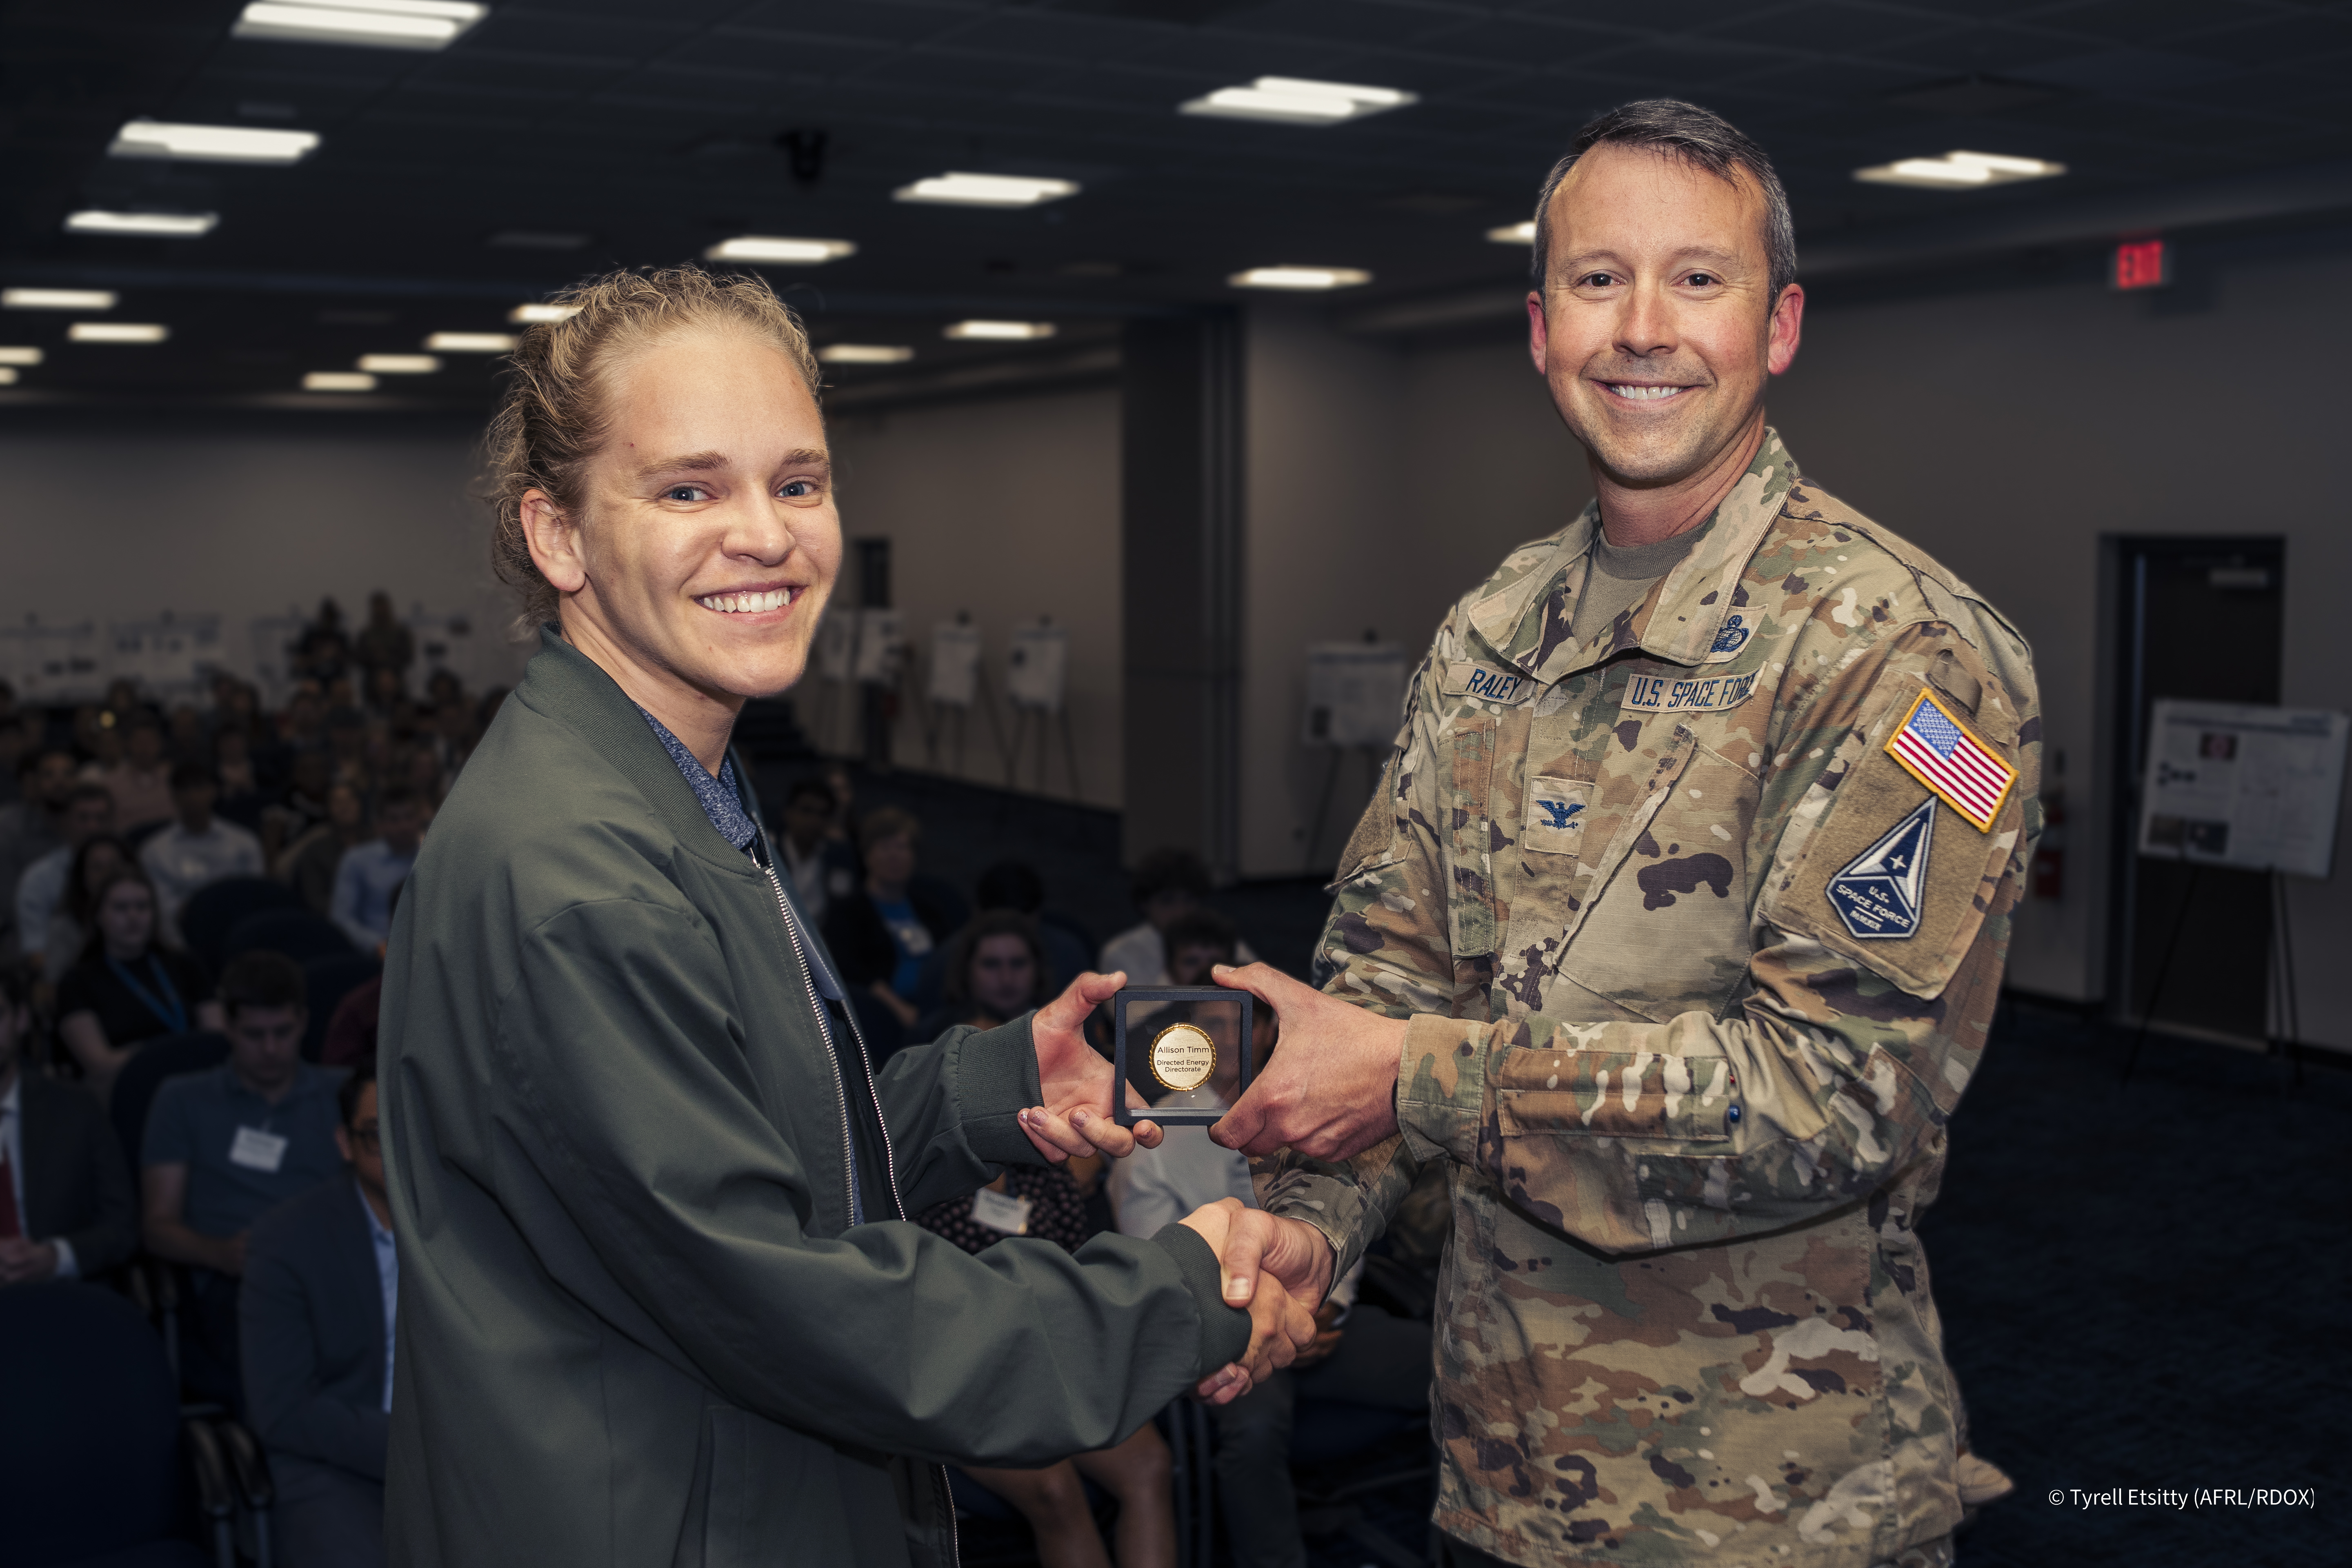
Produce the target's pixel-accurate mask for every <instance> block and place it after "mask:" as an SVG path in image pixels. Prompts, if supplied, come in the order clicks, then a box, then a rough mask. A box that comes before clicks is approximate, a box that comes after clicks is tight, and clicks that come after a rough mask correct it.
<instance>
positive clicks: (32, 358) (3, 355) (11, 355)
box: [0, 349, 41, 364]
mask: <svg viewBox="0 0 2352 1568" xmlns="http://www.w3.org/2000/svg"><path fill="white" fill-rule="evenodd" d="M38 363H41V351H40V350H38V349H0V364H38Z"/></svg>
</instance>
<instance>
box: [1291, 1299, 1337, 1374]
mask: <svg viewBox="0 0 2352 1568" xmlns="http://www.w3.org/2000/svg"><path fill="white" fill-rule="evenodd" d="M1338 1321H1339V1308H1337V1307H1335V1306H1333V1305H1332V1304H1331V1303H1330V1302H1328V1301H1326V1302H1324V1303H1323V1304H1322V1305H1321V1306H1319V1307H1318V1308H1316V1309H1315V1337H1314V1338H1313V1339H1311V1340H1309V1341H1307V1343H1306V1344H1304V1345H1302V1346H1300V1347H1299V1350H1298V1359H1297V1361H1294V1362H1292V1363H1290V1370H1291V1371H1293V1372H1305V1371H1306V1370H1307V1368H1308V1367H1310V1366H1313V1365H1315V1364H1316V1363H1318V1362H1322V1361H1327V1360H1328V1359H1329V1358H1330V1354H1331V1352H1333V1351H1335V1350H1338V1349H1339V1342H1340V1340H1342V1339H1344V1338H1345V1337H1346V1336H1347V1332H1348V1331H1347V1330H1345V1329H1341V1328H1335V1327H1333V1326H1332V1325H1334V1324H1336V1323H1337V1322H1338Z"/></svg>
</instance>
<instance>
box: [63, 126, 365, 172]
mask: <svg viewBox="0 0 2352 1568" xmlns="http://www.w3.org/2000/svg"><path fill="white" fill-rule="evenodd" d="M318 145H319V134H318V132H315V131H254V130H249V129H247V127H245V126H242V125H170V124H166V123H164V122H163V121H160V120H133V121H128V122H127V123H125V124H124V126H123V127H122V129H121V130H120V131H118V132H115V133H114V145H112V146H111V147H109V148H108V149H107V150H106V152H107V155H108V156H109V157H113V158H176V159H178V160H179V161H180V162H182V163H300V162H301V161H302V159H303V158H304V156H306V155H307V154H309V153H312V152H315V151H316V150H317V149H318Z"/></svg>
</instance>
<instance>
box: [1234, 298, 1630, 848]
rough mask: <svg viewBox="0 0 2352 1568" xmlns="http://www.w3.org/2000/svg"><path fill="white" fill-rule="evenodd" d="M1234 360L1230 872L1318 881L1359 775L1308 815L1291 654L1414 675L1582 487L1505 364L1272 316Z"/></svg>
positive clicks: (1309, 317)
mask: <svg viewBox="0 0 2352 1568" xmlns="http://www.w3.org/2000/svg"><path fill="white" fill-rule="evenodd" d="M1246 354H1247V368H1246V373H1245V374H1246V376H1247V382H1246V386H1245V391H1244V399H1245V402H1244V408H1245V415H1244V417H1245V419H1246V421H1247V426H1246V433H1245V436H1244V444H1243V450H1244V461H1245V463H1246V472H1247V479H1246V486H1245V489H1244V509H1245V522H1244V538H1245V541H1246V542H1245V547H1244V549H1245V553H1244V590H1243V600H1244V627H1245V631H1244V648H1243V660H1244V670H1245V675H1244V694H1243V706H1242V835H1241V868H1242V873H1243V875H1244V876H1251V877H1267V876H1292V875H1297V874H1298V873H1299V872H1301V871H1312V872H1316V873H1318V874H1325V875H1328V873H1329V871H1330V869H1331V867H1332V864H1333V862H1334V861H1335V860H1337V859H1338V858H1339V846H1340V845H1341V844H1342V843H1343V842H1344V841H1345V840H1346V838H1347V836H1348V833H1349V829H1350V828H1351V827H1353V826H1354V825H1355V821H1356V817H1357V815H1358V814H1359V813H1360V811H1361V809H1362V807H1363V804H1364V800H1365V798H1366V796H1367V795H1368V794H1369V792H1370V786H1371V784H1372V776H1371V774H1372V770H1374V769H1376V768H1377V766H1378V764H1377V763H1367V762H1365V761H1362V760H1360V759H1359V758H1357V757H1355V756H1353V755H1350V756H1349V757H1348V758H1346V759H1345V760H1343V761H1342V763H1341V764H1340V767H1339V773H1338V777H1337V782H1336V783H1335V784H1331V785H1330V786H1329V788H1328V807H1326V806H1324V800H1325V795H1326V790H1327V780H1330V779H1331V778H1332V773H1331V772H1330V768H1331V759H1330V753H1329V752H1328V751H1326V750H1323V749H1320V748H1316V749H1309V748H1307V746H1304V745H1302V744H1301V743H1300V742H1299V738H1298V737H1299V731H1300V721H1301V716H1302V713H1303V710H1304V709H1305V706H1306V649H1307V645H1308V644H1310V643H1317V642H1349V641H1354V640H1356V639H1357V638H1360V637H1362V636H1363V634H1364V633H1365V632H1366V631H1367V630H1373V631H1377V632H1378V633H1379V634H1380V636H1381V640H1383V641H1389V642H1397V643H1402V644H1403V645H1404V646H1405V647H1406V648H1407V649H1409V650H1410V652H1409V658H1410V659H1411V660H1412V662H1414V663H1418V662H1419V660H1420V658H1421V655H1422V652H1423V650H1424V649H1425V648H1426V647H1428V645H1429V640H1430V637H1431V636H1432V634H1433V633H1434V632H1435V631H1436V629H1437V624H1438V622H1439V621H1440V620H1441V619H1443V618H1444V615H1445V611H1446V609H1447V607H1448V606H1449V605H1452V604H1453V602H1454V599H1456V598H1457V597H1459V596H1460V595H1462V594H1463V593H1464V592H1465V590H1466V589H1469V588H1471V587H1473V586H1475V584H1477V583H1478V582H1479V580H1480V579H1482V578H1483V577H1485V576H1486V574H1487V573H1489V572H1490V571H1492V570H1493V569H1494V566H1495V563H1496V562H1497V561H1499V560H1500V559H1501V558H1502V556H1503V554H1504V553H1505V552H1507V550H1509V549H1510V547H1511V546H1512V545H1514V544H1517V543H1519V542H1522V541H1524V540H1528V539H1533V538H1537V537H1539V536H1541V535H1543V534H1545V533H1549V532H1550V531H1553V530H1554V529H1557V528H1559V527H1560V526H1561V525H1562V524H1563V523H1565V522H1566V521H1568V520H1569V519H1570V517H1572V516H1574V515H1575V512H1576V510H1577V509H1578V508H1579V507H1581V506H1582V505H1583V504H1584V502H1585V501H1586V500H1588V499H1589V498H1590V497H1591V486H1590V484H1589V483H1588V482H1587V480H1586V479H1585V473H1584V461H1583V456H1582V452H1581V449H1580V448H1579V447H1577V446H1576V444H1575V443H1574V442H1573V441H1571V440H1570V438H1569V437H1567V435H1566V434H1565V433H1563V432H1562V430H1561V429H1560V426H1559V420H1558V418H1557V417H1556V416H1554V415H1553V413H1552V411H1551V405H1550V404H1549V401H1547V399H1546V397H1545V395H1544V387H1543V383H1542V381H1541V380H1540V379H1539V378H1538V376H1537V375H1536V374H1535V373H1534V371H1533V370H1532V369H1530V368H1528V363H1527V361H1526V359H1525V357H1524V356H1522V357H1520V358H1519V359H1518V361H1517V376H1516V379H1515V378H1514V377H1513V375H1512V374H1511V372H1512V368H1513V367H1512V365H1511V363H1508V361H1507V356H1505V357H1504V358H1503V359H1499V360H1498V358H1497V356H1496V354H1495V353H1492V352H1491V351H1488V350H1484V349H1481V350H1475V351H1472V352H1470V353H1437V354H1407V353H1401V352H1399V351H1398V350H1397V349H1395V348H1394V347H1392V346H1391V345H1390V344H1388V343H1385V342H1374V341H1368V340H1365V339H1360V338H1349V337H1346V336H1343V335H1341V334H1339V333H1337V332H1334V331H1331V330H1330V329H1329V328H1328V327H1327V326H1325V325H1324V324H1323V317H1322V313H1321V311H1320V310H1317V309H1316V308H1314V307H1311V306H1306V305H1299V304H1293V303H1289V302H1278V303H1275V304H1270V305H1265V306H1259V307H1256V308H1254V309H1253V310H1251V312H1250V315H1249V319H1248V334H1247V350H1246ZM1318 807H1320V808H1323V810H1324V816H1325V818H1326V820H1325V822H1324V825H1323V829H1322V833H1321V836H1320V837H1319V839H1318V842H1317V844H1316V845H1315V847H1313V849H1312V851H1311V852H1310V850H1309V847H1308V845H1307V837H1308V836H1309V834H1310V833H1311V832H1312V831H1313V829H1314V825H1315V819H1316V816H1317V814H1318Z"/></svg>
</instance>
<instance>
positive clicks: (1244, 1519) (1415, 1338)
mask: <svg viewBox="0 0 2352 1568" xmlns="http://www.w3.org/2000/svg"><path fill="white" fill-rule="evenodd" d="M1171 923H1172V922H1171ZM1221 962H1222V961H1221ZM1170 1016H1171V1021H1173V1019H1175V1018H1178V1017H1184V1018H1189V1019H1190V1021H1191V1022H1192V1023H1194V1024H1196V1025H1198V1026H1200V1027H1201V1028H1202V1029H1203V1030H1205V1031H1207V1033H1208V1034H1209V1037H1211V1038H1212V1039H1213V1040H1215V1041H1216V1044H1217V1069H1216V1074H1215V1076H1214V1077H1213V1078H1211V1079H1210V1080H1209V1081H1208V1083H1207V1084H1206V1085H1204V1086H1203V1087H1202V1088H1200V1089H1193V1090H1192V1091H1190V1092H1189V1093H1181V1094H1167V1095H1162V1096H1161V1097H1160V1099H1159V1100H1156V1101H1155V1102H1154V1104H1155V1106H1156V1107H1158V1108H1160V1109H1175V1108H1182V1109H1186V1110H1193V1109H1199V1110H1224V1109H1226V1108H1227V1107H1229V1106H1231V1105H1232V1104H1233V1102H1234V1096H1235V1094H1236V1092H1237V1090H1238V1089H1239V1087H1240V1082H1241V1052H1240V1044H1241V1040H1240V1035H1241V1030H1240V1027H1239V1023H1240V1016H1239V1009H1238V1008H1234V1007H1230V1006H1224V1005H1217V1004H1213V1003H1211V1004H1199V1003H1192V1004H1180V1005H1178V1007H1176V1008H1173V1009H1171V1015H1170ZM1254 1022H1255V1028H1254V1029H1253V1031H1252V1034H1253V1036H1254V1040H1255V1058H1256V1059H1257V1060H1258V1061H1260V1062H1263V1061H1264V1060H1265V1057H1266V1054H1267V1053H1268V1052H1270V1051H1272V1050H1273V1049H1274V1048H1275V1043H1276V1037H1277V1031H1276V1026H1275V1019H1274V1016H1273V1014H1272V1012H1271V1010H1269V1009H1267V1008H1265V1007H1260V1008H1257V1009H1255V1018H1254ZM1110 1180H1111V1199H1112V1204H1113V1206H1114V1207H1115V1208H1116V1209H1117V1211H1118V1228H1119V1230H1120V1232H1121V1233H1122V1234H1124V1235H1128V1236H1150V1235H1151V1234H1152V1233H1153V1232H1154V1231H1156V1230H1158V1229H1159V1228H1160V1226H1163V1225H1167V1224H1170V1223H1171V1222H1172V1221H1174V1220H1179V1219H1181V1218H1182V1217H1183V1216H1184V1215H1188V1214H1191V1213H1192V1211H1193V1210H1194V1209H1196V1208H1199V1207H1200V1206H1201V1205H1203V1204H1211V1203H1215V1202H1216V1201H1218V1200H1219V1199H1220V1198H1227V1197H1233V1198H1239V1199H1240V1200H1241V1201H1242V1202H1243V1203H1244V1204H1247V1205H1250V1206H1251V1207H1253V1208H1255V1206H1256V1205H1257V1195H1256V1193H1255V1189H1254V1188H1253V1187H1252V1186H1251V1184H1250V1173H1249V1161H1248V1159H1247V1158H1246V1157H1245V1156H1244V1155H1241V1154H1238V1153H1235V1152H1233V1151H1232V1150H1230V1149H1223V1148H1220V1147H1218V1146H1217V1145H1216V1144H1215V1143H1213V1142H1210V1140H1209V1130H1208V1129H1207V1128H1205V1127H1170V1128H1167V1129H1165V1130H1164V1131H1163V1134H1162V1137H1161V1141H1160V1147H1159V1148H1157V1149H1139V1150H1137V1151H1136V1152H1135V1153H1134V1154H1132V1155H1130V1156H1129V1158H1127V1159H1125V1160H1122V1161H1120V1162H1118V1169H1117V1170H1116V1171H1114V1172H1113V1173H1112V1175H1111V1179H1110ZM1362 1274H1363V1265H1362V1264H1361V1263H1359V1264H1358V1265H1357V1266H1356V1267H1355V1268H1353V1269H1350V1270H1349V1272H1348V1274H1347V1275H1345V1276H1344V1277H1342V1278H1341V1279H1339V1281H1338V1282H1337V1283H1336V1284H1334V1285H1333V1286H1332V1288H1331V1294H1330V1297H1329V1299H1328V1300H1326V1301H1325V1302H1324V1303H1323V1305H1322V1307H1321V1308H1320V1310H1318V1311H1317V1312H1316V1314H1315V1319H1316V1324H1317V1326H1318V1329H1319V1330H1320V1332H1319V1333H1318V1334H1317V1335H1316V1337H1315V1339H1314V1340H1313V1341H1312V1342H1309V1343H1308V1344H1307V1347H1306V1348H1305V1349H1303V1350H1301V1351H1300V1352H1298V1359H1297V1361H1295V1362H1293V1363H1291V1364H1290V1366H1289V1368H1288V1369H1287V1370H1286V1371H1282V1372H1277V1373H1274V1374H1273V1376H1271V1377H1270V1378H1268V1379H1266V1380H1265V1382H1262V1383H1260V1384H1258V1385H1257V1386H1256V1387H1255V1388H1253V1389H1252V1390H1251V1391H1250V1392H1249V1393H1247V1394H1244V1395H1242V1396H1241V1397H1240V1398H1239V1399H1236V1400H1234V1402H1233V1403H1232V1404H1230V1405H1212V1406H1211V1407H1210V1409H1209V1419H1210V1420H1211V1422H1213V1424H1214V1425H1215V1426H1216V1429H1217V1451H1216V1460H1215V1468H1216V1478H1217V1502H1218V1507H1219V1509H1220V1510H1221V1511H1222V1512H1223V1515H1224V1520H1225V1533H1226V1536H1227V1538H1228V1539H1229V1540H1230V1541H1231V1542H1232V1544H1233V1561H1234V1563H1235V1564H1236V1568H1305V1564H1306V1562H1307V1543H1306V1540H1305V1538H1304V1537H1303V1536H1302V1535H1301V1534H1300V1533H1299V1528H1298V1499H1297V1493H1296V1491H1295V1490H1294V1489H1292V1486H1291V1480H1290V1434H1291V1426H1292V1424H1293V1415H1294V1412H1295V1410H1296V1407H1297V1401H1298V1400H1299V1399H1301V1398H1307V1399H1326V1400H1333V1401H1338V1402H1340V1403H1344V1404H1349V1405H1370V1406H1372V1407H1374V1408H1378V1409H1388V1410H1405V1411H1412V1410H1419V1409H1422V1408H1423V1406H1425V1405H1427V1404H1428V1402H1429V1378H1430V1342H1429V1335H1430V1327H1429V1325H1428V1324H1427V1323H1423V1322H1418V1321H1413V1320H1411V1319H1407V1318H1398V1317H1393V1316H1391V1315H1390V1314H1389V1313H1387V1312H1384V1311H1381V1310H1380V1309H1379V1308H1377V1307H1372V1306H1370V1305H1361V1306H1358V1305H1353V1303H1354V1301H1355V1291H1356V1287H1357V1284H1358V1282H1359V1281H1360V1279H1361V1278H1362Z"/></svg>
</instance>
